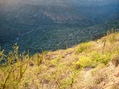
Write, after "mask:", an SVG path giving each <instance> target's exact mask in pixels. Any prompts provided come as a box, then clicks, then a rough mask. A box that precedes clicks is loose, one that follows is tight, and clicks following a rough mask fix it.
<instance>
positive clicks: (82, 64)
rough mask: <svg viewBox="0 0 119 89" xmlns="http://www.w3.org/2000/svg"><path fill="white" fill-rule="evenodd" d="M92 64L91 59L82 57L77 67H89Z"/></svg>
mask: <svg viewBox="0 0 119 89" xmlns="http://www.w3.org/2000/svg"><path fill="white" fill-rule="evenodd" d="M91 63H92V61H91V59H90V58H89V57H85V56H81V57H80V58H79V61H77V62H76V64H77V65H79V66H80V67H88V66H90V65H91Z"/></svg>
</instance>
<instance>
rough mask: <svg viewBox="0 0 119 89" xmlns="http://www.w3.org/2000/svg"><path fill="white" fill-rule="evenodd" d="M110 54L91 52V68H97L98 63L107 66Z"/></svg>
mask: <svg viewBox="0 0 119 89" xmlns="http://www.w3.org/2000/svg"><path fill="white" fill-rule="evenodd" d="M110 56H111V55H110V54H109V53H105V54H102V53H98V52H95V51H94V52H92V53H91V60H92V62H93V63H92V66H94V67H95V66H97V65H98V64H100V63H103V64H105V65H106V64H107V63H108V62H109V61H110Z"/></svg>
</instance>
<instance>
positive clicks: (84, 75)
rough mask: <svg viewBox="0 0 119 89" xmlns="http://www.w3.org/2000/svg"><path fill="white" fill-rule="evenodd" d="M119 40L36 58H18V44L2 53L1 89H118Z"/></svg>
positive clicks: (97, 42)
mask: <svg viewBox="0 0 119 89" xmlns="http://www.w3.org/2000/svg"><path fill="white" fill-rule="evenodd" d="M111 36H112V37H111ZM118 38H119V33H114V34H111V35H109V36H106V37H103V38H102V39H99V40H98V41H93V42H87V43H82V44H80V45H78V46H74V47H72V48H68V49H66V50H57V51H54V52H51V51H49V52H42V53H41V54H39V53H36V54H34V55H33V56H29V54H24V53H21V54H19V53H18V46H17V44H15V45H14V46H13V51H11V52H9V53H8V54H6V55H5V54H4V50H2V51H0V61H1V62H4V60H5V63H3V64H1V65H0V89H119V88H118V84H119V70H118V68H119V66H118V61H115V60H118V55H119V44H118V41H119V40H118ZM104 42H106V43H104ZM115 57H117V58H115ZM111 59H112V61H110V60H111ZM113 61H114V62H113ZM115 62H116V64H115ZM114 65H116V67H115V66H114Z"/></svg>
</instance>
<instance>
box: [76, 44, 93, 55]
mask: <svg viewBox="0 0 119 89" xmlns="http://www.w3.org/2000/svg"><path fill="white" fill-rule="evenodd" d="M92 46H93V43H92V42H88V43H81V44H80V45H79V46H78V49H77V50H76V52H75V53H76V54H79V53H82V52H84V51H86V50H88V49H89V48H90V47H92Z"/></svg>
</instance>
